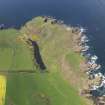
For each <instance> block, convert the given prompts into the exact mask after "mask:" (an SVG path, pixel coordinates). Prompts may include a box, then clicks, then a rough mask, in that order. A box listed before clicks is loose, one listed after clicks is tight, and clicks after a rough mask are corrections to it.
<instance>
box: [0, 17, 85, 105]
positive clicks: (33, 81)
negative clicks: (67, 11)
mask: <svg viewBox="0 0 105 105" xmlns="http://www.w3.org/2000/svg"><path fill="white" fill-rule="evenodd" d="M27 28H28V30H31V31H29V32H27ZM27 28H26V27H24V28H22V31H21V32H22V33H25V32H27V33H30V32H32V33H30V34H34V31H32V30H34V29H36V31H38V32H39V31H40V30H42V31H41V32H40V36H39V37H40V40H39V41H38V43H39V46H40V50H41V54H42V56H43V59H44V61H45V64H46V65H47V68H48V71H49V73H40V72H39V70H36V73H35V74H27V73H24V74H9V75H5V76H7V93H6V101H5V105H9V104H11V105H87V104H86V103H85V101H84V99H83V98H81V97H80V96H79V95H78V92H77V90H76V89H77V88H73V87H72V86H71V85H69V84H68V82H67V81H66V80H64V79H63V77H62V75H61V72H60V69H61V63H60V61H61V58H62V57H66V56H68V54H69V52H70V51H72V50H71V49H70V48H71V46H72V43H70V41H71V40H72V39H71V35H72V33H69V32H67V31H66V30H65V29H64V27H61V28H60V27H59V26H58V25H54V26H52V25H51V24H50V22H49V23H47V24H43V20H42V18H37V19H36V21H35V20H34V19H33V20H32V21H31V22H29V23H28V24H27ZM5 33H6V35H7V34H8V36H6V38H7V39H8V38H9V37H14V36H12V35H16V34H15V33H17V31H15V32H14V31H13V30H12V31H11V30H5V31H4V32H3V33H2V32H0V37H1V36H2V35H3V34H5ZM65 33H66V34H65ZM65 35H66V37H65ZM16 36H17V35H16ZM16 36H15V37H16ZM2 38H4V37H2ZM18 46H20V45H18ZM3 48H4V47H3ZM19 49H20V50H24V51H22V52H21V53H18V51H20V50H17V51H16V54H15V58H14V59H15V60H14V61H15V63H14V64H16V65H12V66H10V65H11V64H10V63H11V62H12V61H11V59H10V58H13V55H11V53H10V52H11V51H10V48H6V49H5V50H7V51H5V52H6V53H7V54H6V55H5V57H3V58H2V60H4V59H7V58H8V59H7V61H6V63H5V62H4V63H3V65H4V66H3V67H5V68H6V69H8V68H9V70H11V69H13V68H15V69H17V68H18V67H19V69H20V68H21V69H24V68H27V67H31V69H33V67H32V66H30V65H33V63H32V62H31V60H30V58H31V57H29V59H28V56H29V50H28V49H27V48H26V47H25V46H23V47H22V48H21V46H20V47H19ZM2 54H3V56H4V54H5V53H2ZM21 54H23V55H24V56H23V55H21ZM19 56H20V57H19ZM0 57H1V56H0ZM18 57H19V58H18ZM69 57H70V59H73V61H72V60H70V62H72V66H75V65H74V63H73V62H74V61H75V60H78V61H77V64H78V65H79V61H80V59H81V57H79V56H77V55H75V54H70V55H69ZM25 59H27V60H25ZM2 60H1V59H0V62H2ZM21 64H22V65H21ZM1 67H2V65H0V68H1ZM74 69H75V67H74ZM71 79H72V78H71Z"/></svg>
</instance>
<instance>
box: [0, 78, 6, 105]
mask: <svg viewBox="0 0 105 105" xmlns="http://www.w3.org/2000/svg"><path fill="white" fill-rule="evenodd" d="M5 93H6V77H5V76H0V105H4V102H5Z"/></svg>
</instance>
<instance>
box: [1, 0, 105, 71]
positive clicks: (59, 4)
mask: <svg viewBox="0 0 105 105" xmlns="http://www.w3.org/2000/svg"><path fill="white" fill-rule="evenodd" d="M39 15H50V16H54V17H56V18H57V19H61V20H64V22H65V23H66V24H71V25H73V26H77V25H80V26H83V27H85V28H87V29H88V31H87V35H88V37H89V38H90V40H91V41H90V45H91V49H92V50H91V51H92V53H93V54H96V55H97V56H98V57H99V60H98V62H99V63H101V65H103V71H105V70H104V65H105V0H0V24H1V23H4V24H5V25H6V26H7V27H8V26H12V27H14V26H15V27H19V26H21V25H23V24H24V23H25V22H26V21H28V20H30V19H32V18H33V17H35V16H39Z"/></svg>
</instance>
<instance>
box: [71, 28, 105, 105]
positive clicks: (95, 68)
mask: <svg viewBox="0 0 105 105" xmlns="http://www.w3.org/2000/svg"><path fill="white" fill-rule="evenodd" d="M73 32H74V33H75V34H77V35H78V36H76V35H75V36H73V41H74V47H73V50H74V51H75V52H76V53H79V54H81V55H82V56H84V57H85V61H84V64H83V65H82V67H83V66H84V69H85V71H84V72H85V73H86V75H87V76H88V79H89V83H88V87H87V88H85V89H83V90H82V91H81V95H83V96H85V97H87V98H89V99H91V100H93V101H94V104H96V105H105V95H104V93H105V91H104V88H105V87H104V86H105V77H104V75H103V74H102V73H101V72H100V69H101V65H100V64H97V59H98V57H97V56H96V55H91V54H89V53H87V51H88V50H89V46H88V44H87V42H89V39H88V37H87V36H86V35H85V34H84V33H85V29H83V28H74V29H73ZM99 89H100V90H99ZM101 89H103V90H101ZM102 91H103V92H102Z"/></svg>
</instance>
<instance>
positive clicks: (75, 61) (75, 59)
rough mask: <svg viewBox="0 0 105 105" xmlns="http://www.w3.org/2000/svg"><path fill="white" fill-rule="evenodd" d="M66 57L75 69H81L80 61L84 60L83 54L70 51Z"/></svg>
mask: <svg viewBox="0 0 105 105" xmlns="http://www.w3.org/2000/svg"><path fill="white" fill-rule="evenodd" d="M66 59H67V60H68V61H69V64H70V65H71V66H72V67H73V69H74V70H78V69H80V68H79V67H80V63H81V62H82V61H83V60H84V58H83V56H81V55H80V54H78V53H75V52H69V53H68V54H67V55H66Z"/></svg>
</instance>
